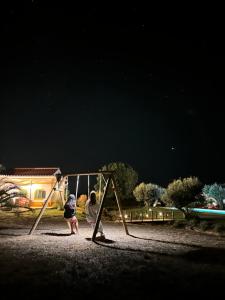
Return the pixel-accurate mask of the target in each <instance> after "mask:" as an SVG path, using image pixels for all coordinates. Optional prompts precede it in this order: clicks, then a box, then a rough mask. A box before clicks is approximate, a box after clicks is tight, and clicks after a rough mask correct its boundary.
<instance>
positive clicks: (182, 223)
mask: <svg viewBox="0 0 225 300" xmlns="http://www.w3.org/2000/svg"><path fill="white" fill-rule="evenodd" d="M185 225H186V222H185V221H183V220H175V221H174V223H173V227H174V228H184V227H185Z"/></svg>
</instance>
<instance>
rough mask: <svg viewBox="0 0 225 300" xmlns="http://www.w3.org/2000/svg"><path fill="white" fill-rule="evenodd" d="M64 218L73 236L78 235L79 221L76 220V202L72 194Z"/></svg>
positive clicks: (65, 206) (65, 208) (66, 204)
mask: <svg viewBox="0 0 225 300" xmlns="http://www.w3.org/2000/svg"><path fill="white" fill-rule="evenodd" d="M64 218H65V220H66V222H67V223H68V224H69V227H70V229H71V234H76V233H78V220H77V218H76V200H75V196H74V195H73V194H70V195H69V197H68V199H67V201H66V203H65V205H64Z"/></svg>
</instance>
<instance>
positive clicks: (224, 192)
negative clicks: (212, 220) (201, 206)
mask: <svg viewBox="0 0 225 300" xmlns="http://www.w3.org/2000/svg"><path fill="white" fill-rule="evenodd" d="M202 192H203V196H204V197H205V199H206V201H207V202H216V203H217V204H218V206H219V208H220V209H225V187H224V186H222V185H220V184H217V183H214V184H211V185H205V186H204V187H203V189H202Z"/></svg>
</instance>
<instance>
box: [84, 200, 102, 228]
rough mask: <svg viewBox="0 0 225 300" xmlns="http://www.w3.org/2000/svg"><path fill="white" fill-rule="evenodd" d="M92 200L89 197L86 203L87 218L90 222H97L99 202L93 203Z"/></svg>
mask: <svg viewBox="0 0 225 300" xmlns="http://www.w3.org/2000/svg"><path fill="white" fill-rule="evenodd" d="M90 202H91V201H90V199H89V200H87V202H86V204H85V213H86V219H87V221H88V222H96V219H97V214H98V210H99V205H98V204H97V203H96V204H94V205H92V204H91V203H90Z"/></svg>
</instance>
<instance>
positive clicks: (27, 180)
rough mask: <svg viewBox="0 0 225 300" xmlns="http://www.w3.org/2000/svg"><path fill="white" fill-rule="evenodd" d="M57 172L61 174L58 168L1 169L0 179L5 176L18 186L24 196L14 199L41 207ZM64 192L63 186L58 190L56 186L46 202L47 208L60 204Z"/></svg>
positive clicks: (53, 183) (33, 206)
mask: <svg viewBox="0 0 225 300" xmlns="http://www.w3.org/2000/svg"><path fill="white" fill-rule="evenodd" d="M57 174H61V171H60V169H59V168H14V169H11V170H4V171H2V172H1V174H0V179H1V178H6V179H7V180H9V181H10V182H13V183H15V184H16V185H17V186H19V187H20V189H21V192H22V193H23V194H24V197H21V198H17V199H14V201H19V202H20V201H22V202H23V201H25V200H26V202H27V203H28V205H29V207H31V208H41V207H42V206H43V204H44V203H45V200H46V199H47V197H48V195H49V193H50V192H51V190H52V188H53V187H54V185H55V183H56V181H57ZM64 193H65V187H64V186H60V190H59V189H58V188H57V189H56V190H55V192H54V193H53V194H52V196H51V198H50V200H49V202H48V208H53V207H56V206H60V205H61V204H62V201H63V200H64ZM62 199H63V200H62Z"/></svg>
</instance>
